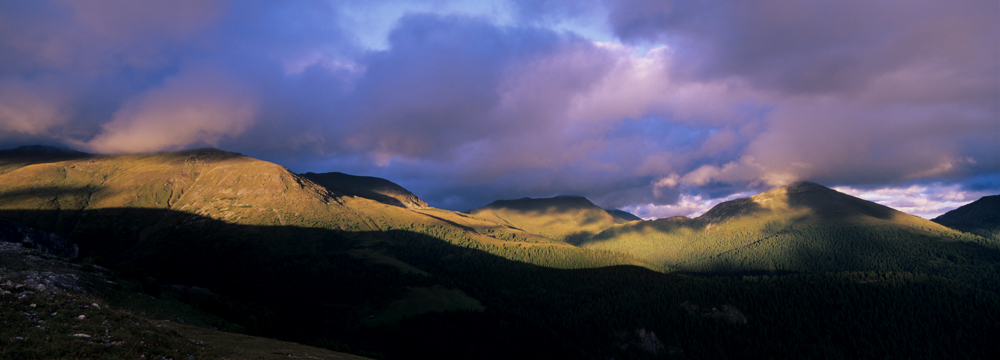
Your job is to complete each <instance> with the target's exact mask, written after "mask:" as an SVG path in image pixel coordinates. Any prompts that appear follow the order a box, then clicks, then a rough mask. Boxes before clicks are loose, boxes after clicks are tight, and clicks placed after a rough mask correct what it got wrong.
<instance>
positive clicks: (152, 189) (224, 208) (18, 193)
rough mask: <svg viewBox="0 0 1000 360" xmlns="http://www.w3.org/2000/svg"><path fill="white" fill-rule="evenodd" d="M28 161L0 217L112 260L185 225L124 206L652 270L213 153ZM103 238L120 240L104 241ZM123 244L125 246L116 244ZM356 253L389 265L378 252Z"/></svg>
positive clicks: (10, 178) (1, 172)
mask: <svg viewBox="0 0 1000 360" xmlns="http://www.w3.org/2000/svg"><path fill="white" fill-rule="evenodd" d="M30 155H31V156H25V154H23V153H14V154H0V184H3V185H2V187H0V210H4V211H5V215H4V218H6V219H8V220H11V221H13V222H17V223H21V224H24V225H27V226H30V227H34V228H38V229H43V230H46V231H52V232H55V233H58V234H62V235H67V236H70V237H74V238H87V239H93V241H89V242H87V244H86V245H87V246H85V247H84V249H83V250H84V251H85V252H86V251H91V252H92V253H93V254H102V256H105V257H120V256H121V254H122V252H121V250H122V249H129V248H132V247H133V246H134V245H135V244H131V243H127V242H132V243H135V242H137V241H138V240H142V241H145V242H154V243H155V242H156V241H158V240H161V239H158V238H156V236H153V235H154V234H156V231H158V230H159V229H164V228H171V227H178V226H180V225H182V224H185V223H186V222H189V221H190V220H188V219H185V218H184V216H180V215H175V216H171V217H164V216H162V215H153V216H151V215H149V214H147V213H143V212H134V211H131V210H128V209H149V210H154V209H156V210H171V211H173V212H177V213H180V214H190V215H199V216H202V217H205V218H208V219H214V220H219V221H223V222H226V223H231V224H241V225H255V226H267V225H270V226H295V227H302V228H322V229H336V230H343V231H389V230H407V231H415V232H418V233H423V234H428V235H431V236H435V237H438V238H440V239H442V240H446V241H449V242H451V243H454V244H459V245H462V246H469V247H473V248H477V249H482V250H485V251H487V252H490V253H493V254H497V255H501V256H504V257H507V258H510V259H514V260H520V261H526V262H531V263H536V264H541V265H546V266H554V267H567V268H573V267H591V266H607V265H614V264H635V265H645V264H644V263H643V262H642V261H641V260H637V259H634V258H630V257H629V256H627V255H622V254H612V253H606V252H600V251H596V252H595V251H592V250H582V249H579V248H577V247H574V246H571V245H567V244H564V243H561V242H556V241H552V240H550V239H547V238H545V237H542V236H538V235H536V234H532V233H528V232H525V231H522V230H518V229H511V228H509V227H507V226H504V225H500V224H497V223H494V222H489V221H483V220H481V219H478V218H474V217H469V216H466V215H464V214H459V213H456V212H452V211H445V210H438V209H433V208H428V207H426V204H425V203H424V202H423V201H421V200H420V199H419V198H417V197H416V196H414V195H413V194H411V193H410V192H409V191H406V190H405V189H403V188H402V187H399V186H398V185H395V184H393V183H391V182H389V181H386V180H383V179H378V178H371V177H360V176H351V175H346V174H339V173H328V174H306V175H297V174H294V173H291V172H289V171H288V170H287V169H285V168H283V167H281V166H279V165H276V164H273V163H269V162H265V161H260V160H256V159H252V158H249V157H246V156H243V155H240V154H236V153H229V152H224V151H220V150H215V149H202V150H191V151H183V152H177V153H156V154H140V155H121V156H98V155H85V154H84V155H81V154H75V156H74V157H70V158H69V159H67V158H66V157H65V156H63V155H62V154H57V155H56V156H50V155H49V154H46V153H44V152H42V153H33V154H30ZM313 180H315V181H313ZM36 210H43V211H54V213H55V214H56V215H55V216H45V217H41V218H37V217H35V215H32V214H34V211H36ZM91 210H93V211H91ZM153 213H156V212H155V211H154V212H153ZM137 214H141V215H137ZM605 215H606V214H605ZM107 232H112V233H113V232H117V233H118V234H117V235H116V236H105V235H109V234H105V233H107ZM124 233H129V234H130V235H128V236H124V235H123V234H124ZM122 238H126V239H128V241H127V242H126V243H116V241H119V240H121V239H122ZM116 239H117V240H116ZM132 252H133V253H135V251H132ZM355 253H356V254H365V253H367V254H370V252H363V251H358V252H355ZM359 256H367V257H369V258H372V256H374V258H382V259H383V260H385V259H384V256H382V255H372V256H369V255H359ZM386 261H390V260H386ZM390 262H391V261H390Z"/></svg>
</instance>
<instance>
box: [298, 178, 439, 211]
mask: <svg viewBox="0 0 1000 360" xmlns="http://www.w3.org/2000/svg"><path fill="white" fill-rule="evenodd" d="M302 176H303V177H305V178H307V179H309V180H312V181H313V182H315V183H317V184H319V185H320V186H323V187H325V188H326V189H327V190H329V191H331V192H333V193H335V194H343V195H348V196H358V197H363V198H366V199H372V200H375V201H378V202H381V203H384V204H389V205H396V206H400V207H405V208H417V209H420V208H426V207H430V206H429V205H427V203H425V202H424V201H423V200H420V198H418V197H417V196H416V195H413V193H411V192H410V191H409V190H406V189H404V188H403V187H402V186H399V185H396V184H395V183H393V182H391V181H389V180H385V179H380V178H377V177H371V176H354V175H348V174H344V173H339V172H332V173H323V174H316V173H311V172H310V173H305V174H302Z"/></svg>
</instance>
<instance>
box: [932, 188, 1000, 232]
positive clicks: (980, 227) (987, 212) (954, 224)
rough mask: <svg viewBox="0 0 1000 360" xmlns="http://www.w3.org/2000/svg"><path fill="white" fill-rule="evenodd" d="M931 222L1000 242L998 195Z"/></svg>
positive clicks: (974, 202)
mask: <svg viewBox="0 0 1000 360" xmlns="http://www.w3.org/2000/svg"><path fill="white" fill-rule="evenodd" d="M932 221H934V222H936V223H938V224H941V225H944V226H947V227H950V228H952V229H955V230H959V231H964V232H967V233H972V234H976V235H979V236H982V237H985V238H990V239H994V240H998V241H1000V195H993V196H984V197H983V198H981V199H979V200H976V201H973V202H972V203H969V204H966V205H963V206H961V207H959V208H957V209H955V210H952V211H949V212H947V213H944V214H943V215H941V216H938V217H936V218H934V219H933V220H932Z"/></svg>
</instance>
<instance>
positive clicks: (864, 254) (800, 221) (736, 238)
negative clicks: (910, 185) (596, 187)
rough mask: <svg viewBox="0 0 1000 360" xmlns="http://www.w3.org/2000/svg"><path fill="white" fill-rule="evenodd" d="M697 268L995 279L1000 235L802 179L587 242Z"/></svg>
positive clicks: (593, 246) (628, 226)
mask: <svg viewBox="0 0 1000 360" xmlns="http://www.w3.org/2000/svg"><path fill="white" fill-rule="evenodd" d="M580 246H583V247H585V248H591V249H601V250H610V251H620V252H626V253H630V254H633V255H636V256H640V257H644V258H646V259H647V260H650V261H654V262H659V263H662V264H664V265H666V266H670V267H674V268H680V269H685V270H691V271H715V272H717V271H722V272H755V271H763V272H829V271H911V272H919V273H927V274H935V275H940V276H945V277H950V278H953V279H958V280H963V281H968V282H970V283H977V284H980V285H982V284H988V285H984V286H990V287H997V286H998V284H1000V277H998V276H997V273H996V272H995V271H994V270H993V269H994V267H996V266H1000V243H998V242H996V241H989V240H987V239H984V238H981V237H973V236H968V235H965V234H962V233H959V232H956V231H954V230H951V229H949V228H947V227H944V226H941V225H939V224H937V223H934V222H931V221H928V220H924V219H921V218H919V217H916V216H912V215H908V214H905V213H902V212H899V211H896V210H893V209H891V208H888V207H885V206H882V205H879V204H875V203H872V202H869V201H865V200H862V199H858V198H855V197H853V196H850V195H847V194H843V193H840V192H837V191H835V190H832V189H829V188H826V187H824V186H821V185H819V184H815V183H810V182H800V183H796V184H792V185H789V186H787V187H783V188H779V189H775V190H772V191H768V192H765V193H762V194H759V195H755V196H751V197H749V198H744V199H737V200H732V201H727V202H724V203H721V204H718V205H716V206H715V207H713V208H712V209H710V210H709V211H707V212H706V213H705V214H704V215H702V216H700V217H698V218H695V219H687V218H671V219H659V220H653V221H643V222H636V223H629V224H624V225H619V226H614V227H611V228H608V229H606V230H605V231H603V232H601V233H600V234H597V235H595V236H593V237H591V238H589V239H587V240H585V241H583V242H581V243H580Z"/></svg>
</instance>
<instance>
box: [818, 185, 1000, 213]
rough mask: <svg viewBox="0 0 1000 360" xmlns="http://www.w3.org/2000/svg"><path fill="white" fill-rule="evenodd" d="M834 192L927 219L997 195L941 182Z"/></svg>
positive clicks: (839, 189)
mask: <svg viewBox="0 0 1000 360" xmlns="http://www.w3.org/2000/svg"><path fill="white" fill-rule="evenodd" d="M834 190H837V191H840V192H842V193H845V194H848V195H851V196H857V197H860V198H862V199H865V200H868V201H872V202H876V203H879V204H882V205H885V206H888V207H891V208H893V209H896V210H899V211H902V212H905V213H907V214H910V215H916V216H919V217H922V218H924V219H933V218H936V217H938V216H940V215H942V214H944V213H946V212H948V211H951V210H954V209H956V208H958V207H959V206H962V205H965V204H968V203H970V202H973V201H975V200H979V199H980V198H982V197H983V196H988V195H996V194H994V193H991V192H988V191H975V190H968V189H963V188H962V187H961V186H960V185H957V184H956V185H943V184H939V183H938V184H925V185H910V186H905V187H876V188H855V187H850V186H839V187H835V188H834ZM994 190H995V189H994Z"/></svg>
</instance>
